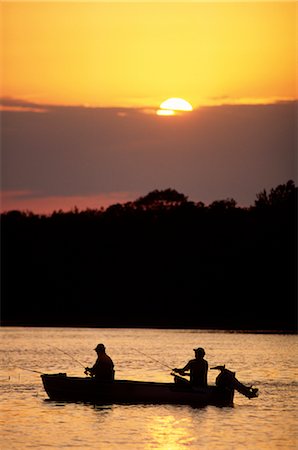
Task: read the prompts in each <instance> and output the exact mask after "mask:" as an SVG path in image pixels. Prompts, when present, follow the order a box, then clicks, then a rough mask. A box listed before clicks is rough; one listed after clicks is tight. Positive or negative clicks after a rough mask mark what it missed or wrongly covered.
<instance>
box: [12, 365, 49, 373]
mask: <svg viewBox="0 0 298 450" xmlns="http://www.w3.org/2000/svg"><path fill="white" fill-rule="evenodd" d="M15 368H16V369H21V370H27V371H28V372H35V373H39V374H41V375H43V374H44V372H40V370H33V369H27V368H26V367H21V366H15Z"/></svg>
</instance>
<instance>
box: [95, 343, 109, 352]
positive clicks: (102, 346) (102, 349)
mask: <svg viewBox="0 0 298 450" xmlns="http://www.w3.org/2000/svg"><path fill="white" fill-rule="evenodd" d="M105 349H106V348H105V346H104V345H103V344H98V345H97V346H96V347H95V349H94V350H95V351H100V352H103V351H105Z"/></svg>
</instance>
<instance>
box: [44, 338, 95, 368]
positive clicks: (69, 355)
mask: <svg viewBox="0 0 298 450" xmlns="http://www.w3.org/2000/svg"><path fill="white" fill-rule="evenodd" d="M47 345H48V346H49V347H52V348H55V349H56V350H59V352H62V353H64V354H65V355H67V356H68V357H69V358H71V359H73V360H74V361H75V362H77V363H78V364H80V366H82V367H84V369H86V367H85V366H84V364H82V363H81V362H80V361H79V360H78V359H76V358H75V357H74V356H72V355H71V354H70V353H67V352H65V351H64V350H62V349H61V348H59V347H56V346H55V345H50V344H47Z"/></svg>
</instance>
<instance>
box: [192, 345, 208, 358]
mask: <svg viewBox="0 0 298 450" xmlns="http://www.w3.org/2000/svg"><path fill="white" fill-rule="evenodd" d="M194 352H195V356H196V358H197V359H202V358H204V356H205V350H204V349H203V348H202V347H198V348H194Z"/></svg>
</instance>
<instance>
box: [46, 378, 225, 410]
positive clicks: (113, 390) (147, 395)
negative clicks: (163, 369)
mask: <svg viewBox="0 0 298 450" xmlns="http://www.w3.org/2000/svg"><path fill="white" fill-rule="evenodd" d="M41 378H42V382H43V385H44V389H45V391H46V393H47V394H48V396H49V398H50V400H56V401H71V402H88V403H93V404H113V403H118V404H124V403H130V404H138V403H143V404H182V405H183V404H184V405H193V406H204V405H215V406H232V404H233V398H234V390H231V389H227V388H219V387H217V386H208V387H206V388H192V387H191V386H190V385H186V386H184V385H179V384H176V383H157V382H146V381H130V380H115V381H113V382H111V383H108V382H99V381H97V380H96V379H94V378H88V377H86V378H83V377H82V378H80V377H68V376H67V375H66V374H43V375H41Z"/></svg>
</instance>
